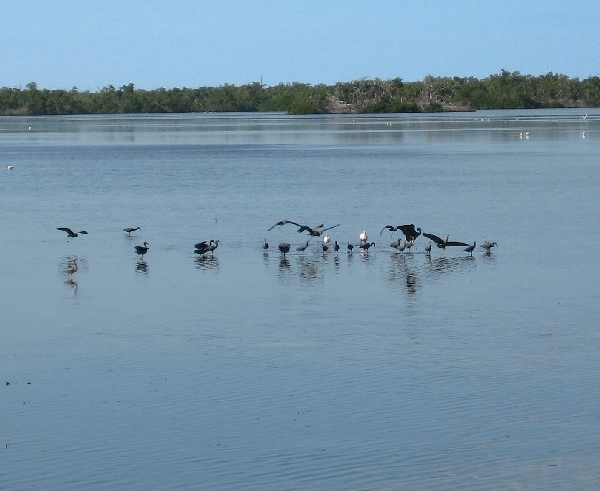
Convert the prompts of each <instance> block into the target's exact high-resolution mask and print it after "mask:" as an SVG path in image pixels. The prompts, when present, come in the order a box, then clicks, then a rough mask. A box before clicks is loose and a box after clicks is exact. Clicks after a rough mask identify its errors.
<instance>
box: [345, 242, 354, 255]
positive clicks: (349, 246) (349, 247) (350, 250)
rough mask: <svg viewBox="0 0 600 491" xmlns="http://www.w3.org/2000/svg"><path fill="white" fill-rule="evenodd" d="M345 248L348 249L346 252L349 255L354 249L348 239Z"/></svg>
mask: <svg viewBox="0 0 600 491" xmlns="http://www.w3.org/2000/svg"><path fill="white" fill-rule="evenodd" d="M347 247H348V252H349V253H350V252H352V250H353V249H354V246H353V245H352V244H351V243H350V239H348V245H347Z"/></svg>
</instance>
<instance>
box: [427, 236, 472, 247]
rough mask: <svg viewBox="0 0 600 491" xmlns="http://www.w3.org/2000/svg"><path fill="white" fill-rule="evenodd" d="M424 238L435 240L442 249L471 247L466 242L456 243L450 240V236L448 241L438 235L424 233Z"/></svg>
mask: <svg viewBox="0 0 600 491" xmlns="http://www.w3.org/2000/svg"><path fill="white" fill-rule="evenodd" d="M423 237H427V238H428V239H431V240H433V241H434V242H435V244H436V245H437V246H438V247H439V248H440V249H445V248H446V247H453V246H459V247H468V246H469V244H467V243H465V242H456V241H452V240H448V239H449V238H450V236H449V235H447V236H446V240H444V239H441V238H439V237H438V236H437V235H433V234H426V233H423Z"/></svg>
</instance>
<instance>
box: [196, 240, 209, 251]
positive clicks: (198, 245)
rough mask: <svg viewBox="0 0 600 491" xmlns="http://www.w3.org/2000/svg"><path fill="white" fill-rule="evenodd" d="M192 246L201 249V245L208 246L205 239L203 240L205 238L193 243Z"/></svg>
mask: <svg viewBox="0 0 600 491" xmlns="http://www.w3.org/2000/svg"><path fill="white" fill-rule="evenodd" d="M194 247H195V248H196V249H202V248H203V247H208V246H207V244H206V241H205V240H203V241H202V242H198V243H197V244H195V245H194Z"/></svg>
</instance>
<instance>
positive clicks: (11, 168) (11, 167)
mask: <svg viewBox="0 0 600 491" xmlns="http://www.w3.org/2000/svg"><path fill="white" fill-rule="evenodd" d="M14 168H15V166H14V165H9V166H7V167H6V170H13V169H14Z"/></svg>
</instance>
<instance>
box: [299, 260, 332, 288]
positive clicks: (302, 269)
mask: <svg viewBox="0 0 600 491" xmlns="http://www.w3.org/2000/svg"><path fill="white" fill-rule="evenodd" d="M323 254H324V255H325V254H326V253H323ZM319 262H320V261H318V260H317V261H313V260H310V259H307V258H306V257H304V256H301V257H299V258H298V274H299V276H300V279H301V280H303V281H309V282H310V281H314V280H317V279H320V278H322V277H323V272H322V271H321V270H320V269H319Z"/></svg>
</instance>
